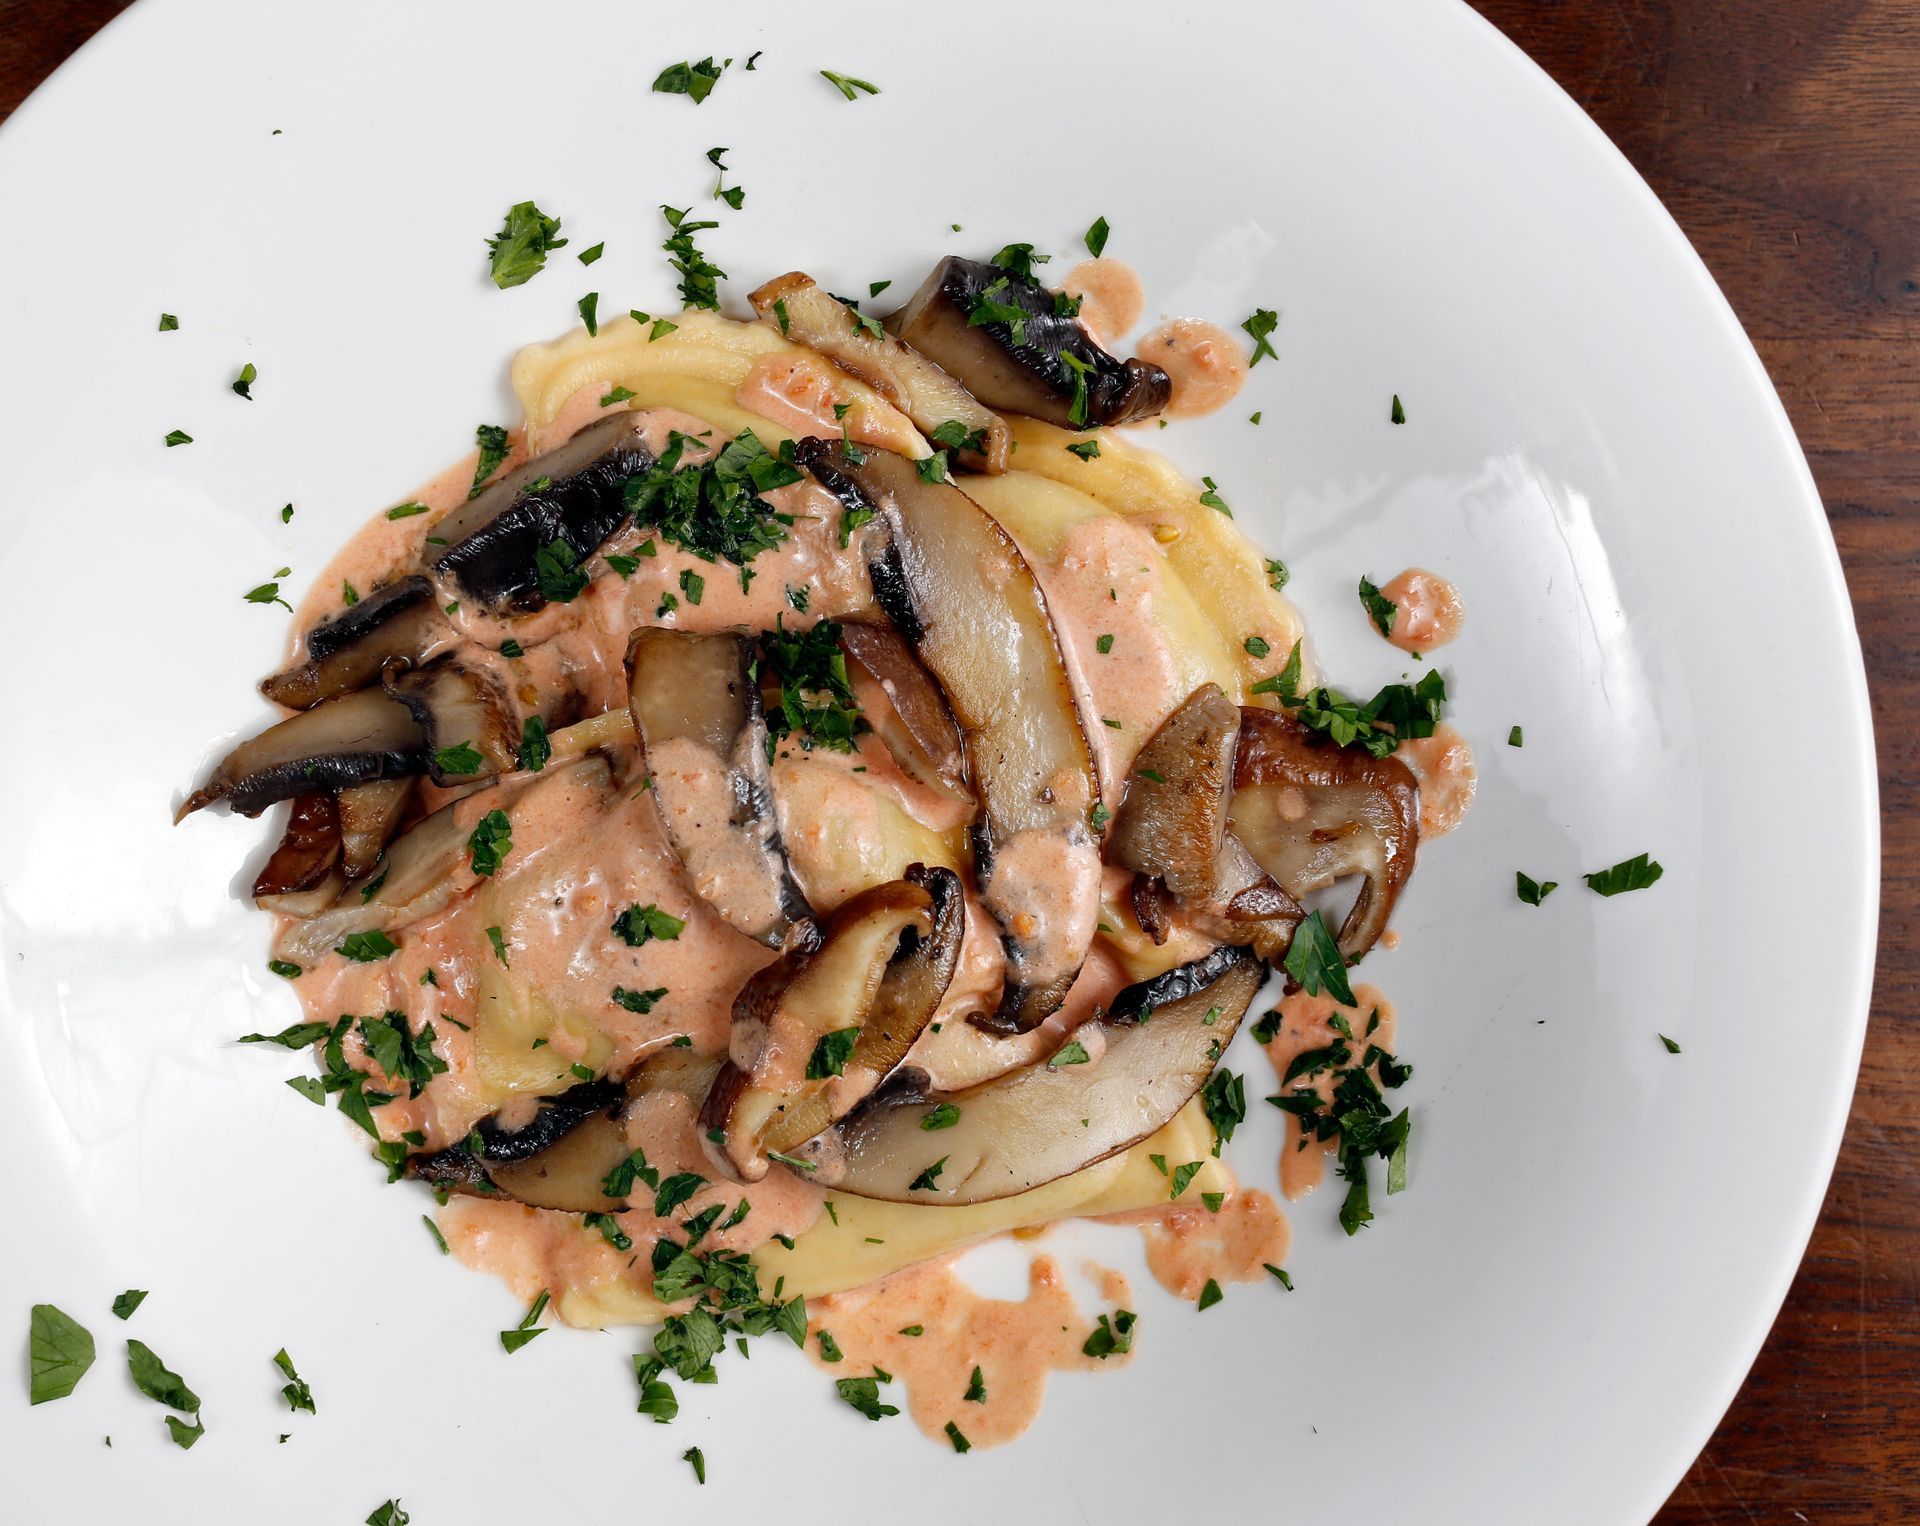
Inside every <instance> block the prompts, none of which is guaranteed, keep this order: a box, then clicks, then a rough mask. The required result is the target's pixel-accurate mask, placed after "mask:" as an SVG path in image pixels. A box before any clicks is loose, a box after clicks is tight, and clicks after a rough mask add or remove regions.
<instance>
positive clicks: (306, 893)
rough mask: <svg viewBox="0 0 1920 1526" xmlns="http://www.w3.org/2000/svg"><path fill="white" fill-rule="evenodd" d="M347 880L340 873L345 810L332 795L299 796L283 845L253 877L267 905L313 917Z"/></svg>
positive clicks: (264, 906) (260, 900)
mask: <svg viewBox="0 0 1920 1526" xmlns="http://www.w3.org/2000/svg"><path fill="white" fill-rule="evenodd" d="M344 883H345V881H344V878H343V876H342V874H341V872H340V812H339V810H338V808H337V807H336V806H335V805H334V802H333V796H331V795H298V796H295V797H294V802H293V810H292V812H291V814H289V815H288V817H287V829H286V831H285V832H284V833H282V834H281V837H280V845H279V846H278V847H276V848H275V849H274V850H273V856H272V857H271V858H269V859H268V860H267V862H266V865H265V866H264V867H263V868H262V869H261V871H260V874H259V877H258V878H256V879H255V880H254V882H253V898H254V900H255V901H257V902H258V903H259V905H260V907H261V909H262V910H265V911H283V912H286V913H287V914H288V915H289V916H295V917H310V916H312V915H313V914H314V913H315V912H316V911H319V910H320V909H321V908H322V907H324V906H327V905H328V904H330V903H331V902H332V900H333V898H334V897H335V896H336V895H338V894H339V893H340V887H341V886H342V885H343V884H344Z"/></svg>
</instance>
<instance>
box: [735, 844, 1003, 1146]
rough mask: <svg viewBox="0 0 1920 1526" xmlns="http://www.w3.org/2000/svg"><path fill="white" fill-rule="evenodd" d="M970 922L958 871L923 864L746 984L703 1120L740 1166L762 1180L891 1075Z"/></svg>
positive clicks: (860, 898) (927, 1013)
mask: <svg viewBox="0 0 1920 1526" xmlns="http://www.w3.org/2000/svg"><path fill="white" fill-rule="evenodd" d="M965 924H966V912H965V908H964V905H963V901H962V896H961V890H960V878H959V876H958V875H956V874H955V873H954V872H953V871H952V870H950V869H928V868H926V867H924V866H923V865H920V864H915V865H913V866H912V867H911V868H910V869H908V870H907V877H906V879H905V880H899V881H895V882H893V883H891V884H886V885H877V886H875V887H874V888H873V889H871V890H867V891H863V892H862V893H861V894H860V895H857V896H855V897H854V898H853V899H852V900H850V901H848V902H846V903H845V904H844V905H843V906H841V907H840V908H838V909H837V910H836V911H835V912H834V913H833V915H832V916H831V917H829V918H828V919H827V923H826V926H825V928H824V929H823V933H824V940H825V941H824V942H823V943H822V944H821V946H820V947H819V948H818V949H816V950H814V951H812V952H810V953H805V954H789V955H787V956H785V957H784V958H782V959H778V960H776V961H775V962H774V963H773V964H772V965H770V966H768V967H767V968H766V969H765V970H762V971H760V972H759V973H758V974H756V975H755V976H754V977H753V978H752V979H751V980H749V981H748V982H747V985H746V988H745V989H744V990H742V991H741V993H740V996H739V999H738V1000H737V1001H736V1002H735V1003H734V1025H735V1026H734V1033H735V1039H734V1046H733V1049H734V1054H733V1058H732V1059H731V1060H729V1062H728V1063H727V1064H726V1065H725V1066H724V1067H723V1068H722V1069H721V1071H720V1073H719V1075H718V1077H716V1079H715V1081H714V1085H713V1090H712V1091H711V1092H709V1093H708V1094H707V1099H706V1106H705V1108H704V1109H703V1111H702V1114H701V1119H700V1123H701V1127H702V1128H703V1129H707V1130H709V1131H714V1132H710V1133H709V1135H708V1137H709V1138H710V1139H713V1138H714V1133H717V1134H718V1136H719V1137H718V1138H717V1139H716V1140H715V1143H717V1144H718V1145H719V1150H718V1152H717V1153H718V1155H719V1157H720V1159H721V1160H722V1161H723V1162H724V1163H725V1165H726V1166H727V1167H728V1168H729V1169H730V1170H732V1171H733V1172H734V1173H735V1174H736V1175H737V1176H739V1177H740V1178H741V1179H742V1180H743V1181H749V1182H753V1181H758V1180H760V1178H761V1177H763V1176H765V1175H766V1173H767V1156H768V1153H769V1152H773V1153H776V1154H788V1153H791V1152H792V1151H793V1149H794V1148H795V1147H796V1146H798V1145H800V1144H802V1143H804V1142H805V1141H807V1140H809V1139H811V1138H813V1136H814V1135H816V1134H818V1133H819V1132H820V1131H821V1130H822V1129H825V1128H828V1127H830V1126H831V1125H832V1124H833V1123H834V1122H835V1120H836V1119H838V1118H840V1117H842V1116H843V1115H844V1114H845V1113H846V1112H847V1111H848V1110H849V1109H850V1108H851V1107H852V1106H853V1105H854V1104H855V1103H857V1102H858V1101H859V1100H860V1098H861V1097H863V1096H865V1095H866V1094H867V1093H868V1092H869V1091H871V1090H872V1089H873V1088H874V1087H875V1086H877V1085H879V1083H880V1082H882V1081H884V1080H885V1079H886V1078H887V1076H888V1075H890V1074H891V1073H892V1071H893V1069H894V1067H895V1066H896V1065H898V1064H899V1063H900V1061H901V1060H902V1059H903V1058H905V1056H906V1053H907V1051H908V1050H909V1049H910V1048H912V1047H913V1041H914V1040H915V1039H917V1038H918V1037H919V1036H920V1030H921V1029H923V1028H924V1027H926V1025H927V1023H928V1022H929V1021H930V1020H931V1019H932V1017H933V1014H934V1011H935V1009H936V1008H938V1007H939V1005H940V999H941V998H942V997H943V996H945V995H946V993H947V985H948V983H949V982H950V981H951V980H952V979H953V971H954V966H955V965H956V964H958V962H959V959H960V942H961V938H962V935H963V933H964V931H965ZM801 1051H804V1058H803V1057H802V1054H801ZM756 1060H757V1061H758V1062H759V1063H758V1064H755V1063H754V1062H755V1061H756ZM802 1065H804V1067H805V1068H804V1070H802V1068H801V1067H802Z"/></svg>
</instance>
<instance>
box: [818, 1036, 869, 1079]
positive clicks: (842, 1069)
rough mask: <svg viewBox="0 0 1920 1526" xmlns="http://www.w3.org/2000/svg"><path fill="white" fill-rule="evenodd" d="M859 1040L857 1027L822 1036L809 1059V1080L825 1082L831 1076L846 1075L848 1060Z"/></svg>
mask: <svg viewBox="0 0 1920 1526" xmlns="http://www.w3.org/2000/svg"><path fill="white" fill-rule="evenodd" d="M859 1040H860V1029H859V1027H858V1026H857V1025H856V1026H855V1027H852V1028H836V1029H835V1030H834V1031H833V1032H831V1033H823V1034H821V1035H820V1039H819V1042H817V1043H816V1044H815V1045H814V1046H813V1053H812V1055H811V1056H809V1057H808V1059H807V1079H808V1080H809V1081H824V1080H826V1079H827V1078H828V1077H830V1076H839V1075H845V1074H846V1070H847V1059H848V1057H849V1056H851V1055H852V1053H853V1046H854V1045H855V1044H856V1043H858V1042H859Z"/></svg>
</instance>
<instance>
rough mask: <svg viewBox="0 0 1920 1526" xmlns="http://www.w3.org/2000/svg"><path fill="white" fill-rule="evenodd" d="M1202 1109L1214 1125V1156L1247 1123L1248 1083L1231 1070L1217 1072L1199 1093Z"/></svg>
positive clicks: (1209, 1078) (1208, 1079)
mask: <svg viewBox="0 0 1920 1526" xmlns="http://www.w3.org/2000/svg"><path fill="white" fill-rule="evenodd" d="M1200 1102H1201V1106H1202V1107H1203V1108H1205V1109H1206V1114H1207V1121H1208V1122H1209V1123H1211V1124H1212V1125H1213V1153H1214V1154H1215V1155H1216V1156H1217V1155H1219V1153H1220V1146H1221V1145H1223V1144H1225V1143H1226V1142H1227V1141H1228V1140H1230V1139H1232V1138H1233V1131H1234V1130H1235V1129H1236V1128H1238V1127H1239V1126H1240V1125H1241V1124H1243V1123H1245V1122H1246V1121H1247V1082H1246V1078H1245V1077H1244V1076H1236V1075H1235V1074H1234V1073H1233V1072H1232V1071H1230V1070H1225V1069H1222V1070H1216V1071H1215V1072H1214V1073H1213V1074H1212V1075H1211V1076H1209V1077H1208V1078H1207V1084H1206V1085H1205V1086H1203V1087H1202V1088H1201V1089H1200Z"/></svg>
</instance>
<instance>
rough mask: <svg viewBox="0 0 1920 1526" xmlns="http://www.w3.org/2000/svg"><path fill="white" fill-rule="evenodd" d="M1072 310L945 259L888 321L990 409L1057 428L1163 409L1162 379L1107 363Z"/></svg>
mask: <svg viewBox="0 0 1920 1526" xmlns="http://www.w3.org/2000/svg"><path fill="white" fill-rule="evenodd" d="M1076 310H1077V308H1076V307H1075V305H1074V304H1073V303H1071V302H1069V301H1067V300H1066V299H1064V298H1060V297H1056V296H1055V295H1054V294H1053V293H1052V292H1050V291H1048V290H1047V289H1046V288H1045V287H1044V286H1042V285H1041V284H1040V283H1039V282H1038V281H1036V280H1034V279H1033V278H1032V277H1031V276H1030V275H1024V274H1022V273H1020V272H1019V271H1016V270H1011V269H1007V268H1005V267H1002V266H1000V265H990V264H987V263H985V262H984V261H981V260H963V259H961V258H960V257H959V256H958V255H949V256H948V257H947V258H946V259H944V260H942V261H941V262H940V263H939V264H938V265H936V266H934V267H933V270H932V272H931V273H930V274H929V275H928V276H927V278H926V280H925V281H924V282H922V283H921V286H920V289H919V290H918V291H916V292H915V293H914V294H913V295H912V296H911V297H910V298H908V299H907V305H906V306H905V307H903V308H901V309H900V311H899V312H897V313H895V314H894V315H893V316H892V317H891V318H889V319H888V320H887V328H888V329H889V331H890V332H892V333H895V334H898V335H899V336H900V337H901V338H902V339H904V340H905V341H906V342H907V343H908V344H909V345H911V346H912V347H913V348H914V349H916V350H918V351H919V352H920V353H921V354H922V355H925V356H926V357H927V358H928V359H930V360H932V361H934V362H935V363H937V364H938V365H940V366H942V367H944V368H945V369H946V370H947V371H949V372H951V373H952V374H953V375H954V376H957V377H959V378H960V380H961V381H962V382H963V383H964V384H965V385H966V388H967V390H968V391H969V392H971V393H972V394H973V395H974V396H975V397H977V398H979V399H980V401H981V402H983V403H985V404H986V405H987V407H989V408H997V409H999V410H1000V411H1001V412H1003V413H1024V414H1026V415H1027V416H1028V417H1029V418H1035V419H1044V420H1046V422H1048V423H1049V424H1057V425H1059V426H1060V427H1061V428H1062V429H1086V428H1089V427H1091V426H1093V425H1095V424H1125V423H1128V422H1130V421H1131V420H1134V419H1147V418H1152V417H1153V416H1154V415H1155V414H1156V413H1158V412H1160V410H1161V409H1163V408H1165V407H1166V406H1167V399H1168V397H1169V396H1171V395H1172V390H1173V388H1172V383H1171V382H1170V381H1169V380H1168V378H1167V373H1166V372H1165V371H1163V370H1161V369H1160V368H1159V367H1158V366H1156V365H1150V364H1148V363H1147V362H1146V361H1144V360H1127V361H1121V360H1116V359H1115V358H1114V357H1113V356H1111V355H1109V354H1108V353H1107V352H1106V351H1105V350H1104V349H1102V348H1101V347H1100V346H1099V345H1098V344H1096V343H1095V342H1094V339H1093V336H1092V335H1091V334H1089V333H1088V332H1087V331H1086V329H1084V328H1083V327H1081V325H1080V321H1079V319H1077V318H1076V317H1074V316H1073V314H1074V312H1075V311H1076Z"/></svg>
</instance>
